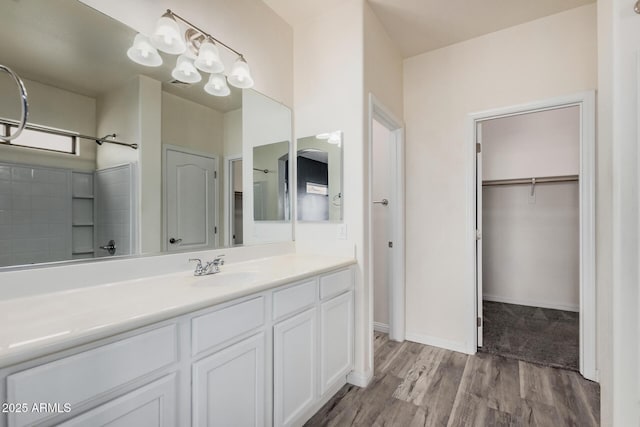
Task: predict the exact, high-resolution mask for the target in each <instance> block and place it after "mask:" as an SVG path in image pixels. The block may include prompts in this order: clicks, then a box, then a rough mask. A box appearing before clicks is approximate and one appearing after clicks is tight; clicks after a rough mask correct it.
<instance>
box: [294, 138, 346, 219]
mask: <svg viewBox="0 0 640 427" xmlns="http://www.w3.org/2000/svg"><path fill="white" fill-rule="evenodd" d="M297 168H298V169H297V186H296V188H297V195H298V196H297V203H298V204H297V212H298V221H341V220H342V200H343V194H342V132H340V131H335V132H329V133H323V134H318V135H315V136H309V137H306V138H300V139H298V152H297Z"/></svg>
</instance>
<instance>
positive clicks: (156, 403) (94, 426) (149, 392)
mask: <svg viewBox="0 0 640 427" xmlns="http://www.w3.org/2000/svg"><path fill="white" fill-rule="evenodd" d="M107 425H108V426H150V427H151V426H153V427H172V426H175V425H177V424H176V374H171V375H167V376H166V377H164V378H161V379H159V380H157V381H154V382H152V383H151V384H147V385H145V386H144V387H140V388H139V389H137V390H134V391H132V392H131V393H127V394H125V395H124V396H122V397H119V398H117V399H114V400H112V401H111V402H107V403H105V404H104V405H101V406H98V407H97V408H95V409H92V410H91V411H89V412H87V413H84V414H82V415H80V416H77V417H75V418H72V419H71V420H69V421H67V422H65V423H62V424H60V427H98V426H107Z"/></svg>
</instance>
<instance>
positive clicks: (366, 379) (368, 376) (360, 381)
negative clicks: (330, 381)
mask: <svg viewBox="0 0 640 427" xmlns="http://www.w3.org/2000/svg"><path fill="white" fill-rule="evenodd" d="M371 380H373V369H370V370H368V371H351V372H349V374H348V375H347V382H348V383H349V384H353V385H355V386H356V387H362V388H364V387H367V386H368V385H369V384H370V383H371Z"/></svg>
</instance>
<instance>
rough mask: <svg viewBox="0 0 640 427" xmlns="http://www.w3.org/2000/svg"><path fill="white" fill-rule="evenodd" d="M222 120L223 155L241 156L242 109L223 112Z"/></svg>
mask: <svg viewBox="0 0 640 427" xmlns="http://www.w3.org/2000/svg"><path fill="white" fill-rule="evenodd" d="M223 121H224V126H223V129H224V132H223V136H222V140H223V144H224V155H225V156H242V109H241V108H239V109H237V110H233V111H229V112H227V113H225V114H224V118H223ZM238 191H242V190H238Z"/></svg>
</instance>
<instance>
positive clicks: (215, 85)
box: [204, 74, 231, 96]
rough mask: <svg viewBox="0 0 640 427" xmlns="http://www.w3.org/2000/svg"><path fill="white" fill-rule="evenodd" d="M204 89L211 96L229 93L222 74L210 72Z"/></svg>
mask: <svg viewBox="0 0 640 427" xmlns="http://www.w3.org/2000/svg"><path fill="white" fill-rule="evenodd" d="M204 90H205V92H207V93H208V94H210V95H213V96H227V95H229V94H230V93H231V89H229V86H228V85H227V79H226V78H225V76H224V74H211V76H210V77H209V81H208V82H207V84H206V85H204Z"/></svg>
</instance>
